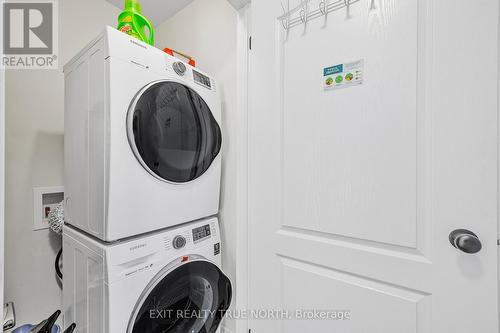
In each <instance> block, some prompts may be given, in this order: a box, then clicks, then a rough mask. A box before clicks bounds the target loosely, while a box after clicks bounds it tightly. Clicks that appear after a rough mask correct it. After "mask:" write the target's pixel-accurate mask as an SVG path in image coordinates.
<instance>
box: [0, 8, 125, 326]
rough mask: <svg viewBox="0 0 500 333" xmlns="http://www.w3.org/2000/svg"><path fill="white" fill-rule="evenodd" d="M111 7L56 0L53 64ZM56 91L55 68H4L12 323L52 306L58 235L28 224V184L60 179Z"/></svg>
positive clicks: (112, 11)
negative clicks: (57, 38)
mask: <svg viewBox="0 0 500 333" xmlns="http://www.w3.org/2000/svg"><path fill="white" fill-rule="evenodd" d="M118 14H119V10H118V9H117V8H116V7H113V6H112V5H110V4H109V3H107V2H105V1H104V0H85V1H78V0H59V17H60V19H59V22H60V27H59V34H60V44H59V45H60V49H59V65H60V67H61V68H62V65H64V63H65V62H66V61H68V60H69V59H70V58H71V57H72V56H73V55H74V54H76V53H77V52H78V51H79V50H80V49H81V48H82V47H83V46H85V45H86V44H87V43H88V42H89V41H90V40H91V39H93V38H94V37H95V36H96V35H97V34H98V33H99V32H100V31H101V30H102V29H103V27H104V26H105V25H107V24H109V25H115V24H116V18H117V16H118ZM63 98H64V76H63V73H62V69H59V70H38V71H34V70H8V71H7V73H6V219H5V224H6V225H5V301H14V302H15V305H16V310H17V311H16V312H17V319H18V323H19V324H22V323H25V322H29V321H33V320H35V321H36V320H39V319H41V318H43V317H44V316H48V315H49V314H50V313H51V312H52V311H55V310H56V309H58V308H60V299H61V290H60V287H59V285H58V283H57V280H56V277H55V273H54V268H53V267H54V264H53V263H54V258H55V255H56V253H57V251H58V250H59V248H60V246H61V241H60V238H59V237H58V236H55V235H54V234H52V233H49V231H37V232H34V231H32V225H33V217H32V215H33V214H32V188H33V187H34V186H53V185H62V184H63V123H64V119H63V114H64V112H63V105H64V104H63ZM0 134H1V131H0ZM0 170H1V169H0ZM0 183H1V182H0ZM0 185H1V184H0ZM0 197H1V196H0Z"/></svg>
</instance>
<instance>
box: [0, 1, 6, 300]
mask: <svg viewBox="0 0 500 333" xmlns="http://www.w3.org/2000/svg"><path fill="white" fill-rule="evenodd" d="M3 3H4V1H3V0H0V17H3ZM0 54H3V25H2V24H0ZM0 87H2V89H0V304H2V308H3V304H4V301H3V286H4V216H5V197H4V195H5V70H4V69H3V68H0Z"/></svg>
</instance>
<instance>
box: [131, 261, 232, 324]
mask: <svg viewBox="0 0 500 333" xmlns="http://www.w3.org/2000/svg"><path fill="white" fill-rule="evenodd" d="M231 296H232V288H231V282H230V281H229V279H228V278H227V277H226V276H225V275H224V273H222V271H221V270H220V269H219V268H218V267H217V266H215V265H214V264H212V263H210V262H208V261H192V262H188V263H185V264H183V265H181V266H179V267H178V268H176V269H174V270H173V271H171V272H170V273H168V274H167V275H166V276H163V277H162V276H160V277H159V278H158V279H156V280H155V281H153V283H152V284H151V287H149V288H147V289H146V293H145V294H144V297H143V298H142V300H140V302H139V303H138V305H140V307H139V306H138V308H137V309H136V310H135V312H134V314H133V317H132V320H133V325H132V329H130V326H129V330H128V333H214V332H215V331H216V330H217V328H218V327H219V324H220V322H221V320H222V318H223V317H224V314H225V313H226V311H227V309H228V308H229V305H230V304H231ZM131 324H132V323H131Z"/></svg>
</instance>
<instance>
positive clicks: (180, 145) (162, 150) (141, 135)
mask: <svg viewBox="0 0 500 333" xmlns="http://www.w3.org/2000/svg"><path fill="white" fill-rule="evenodd" d="M127 130H128V137H129V141H130V145H131V147H132V150H133V151H134V154H135V156H136V158H137V159H138V160H139V162H140V163H141V164H142V165H143V167H144V168H145V169H146V170H147V171H148V172H149V173H151V174H152V175H153V176H155V177H157V178H159V179H161V180H164V181H168V182H175V183H185V182H189V181H192V180H194V179H196V178H198V177H200V176H201V175H203V174H204V173H205V172H206V171H207V170H208V168H209V167H210V165H211V164H212V162H213V161H214V159H215V158H216V157H217V155H218V154H219V152H220V149H221V144H222V134H221V130H220V127H219V125H218V124H217V121H216V120H215V118H214V116H213V115H212V112H211V111H210V109H209V107H208V105H207V103H205V101H204V100H203V99H202V98H201V96H200V95H199V94H198V93H197V92H196V91H194V90H193V89H191V88H189V87H187V86H185V85H183V84H180V83H177V82H171V81H161V82H155V83H152V84H150V85H148V86H146V87H145V88H144V89H143V90H142V91H141V92H140V93H139V94H138V95H137V97H136V98H135V100H134V102H133V103H132V105H131V108H130V110H129V114H128V117H127Z"/></svg>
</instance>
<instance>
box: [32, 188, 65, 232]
mask: <svg viewBox="0 0 500 333" xmlns="http://www.w3.org/2000/svg"><path fill="white" fill-rule="evenodd" d="M63 200H64V186H51V187H34V188H33V230H42V229H47V228H49V224H48V218H47V217H48V213H49V212H50V211H52V210H53V209H54V207H55V206H56V205H57V204H58V203H60V202H61V201H63Z"/></svg>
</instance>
